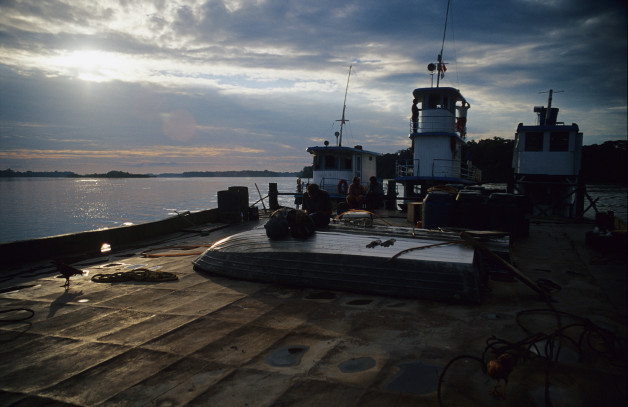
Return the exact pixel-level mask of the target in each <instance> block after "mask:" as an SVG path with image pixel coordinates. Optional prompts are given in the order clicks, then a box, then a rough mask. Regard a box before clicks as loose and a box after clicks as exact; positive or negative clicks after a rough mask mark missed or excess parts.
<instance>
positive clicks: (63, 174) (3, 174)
mask: <svg viewBox="0 0 628 407" xmlns="http://www.w3.org/2000/svg"><path fill="white" fill-rule="evenodd" d="M300 175H301V173H300V172H275V171H268V170H263V171H254V170H242V171H192V172H183V173H179V174H175V173H164V174H131V173H128V172H123V171H109V172H108V173H105V174H84V175H80V174H77V173H75V172H71V171H25V172H20V171H13V170H11V169H10V168H9V169H6V170H0V178H35V177H43V178H46V177H48V178H51V177H52V178H199V177H233V178H235V177H299V176H300Z"/></svg>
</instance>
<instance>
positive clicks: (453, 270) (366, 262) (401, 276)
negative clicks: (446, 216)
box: [194, 228, 480, 303]
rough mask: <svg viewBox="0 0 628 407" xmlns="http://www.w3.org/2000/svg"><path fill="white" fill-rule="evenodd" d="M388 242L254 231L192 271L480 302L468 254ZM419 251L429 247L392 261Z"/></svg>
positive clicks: (220, 246)
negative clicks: (269, 234)
mask: <svg viewBox="0 0 628 407" xmlns="http://www.w3.org/2000/svg"><path fill="white" fill-rule="evenodd" d="M390 239H391V237H390V236H389V235H387V236H384V235H379V236H378V235H368V234H365V233H364V232H363V231H362V232H361V233H350V232H346V231H340V232H336V231H330V232H320V231H319V232H317V233H316V234H315V235H314V236H312V237H310V238H308V239H294V238H288V239H284V240H270V239H268V237H267V236H266V234H265V231H264V229H262V228H259V229H254V230H252V231H249V232H244V233H239V234H235V235H233V236H230V237H228V238H226V239H223V240H221V241H219V242H216V243H215V244H214V245H213V246H212V247H210V248H209V249H208V250H206V251H205V252H204V253H203V254H202V255H201V256H199V257H198V258H197V259H196V260H195V261H194V266H195V269H196V270H199V271H204V272H209V273H212V274H217V275H221V276H227V277H231V278H237V279H244V280H251V281H259V282H266V283H276V284H284V285H290V286H299V287H308V288H317V289H324V290H342V291H354V292H361V293H368V294H377V295H386V296H395V297H409V298H424V299H435V300H451V301H466V302H475V303H477V302H480V275H479V270H478V267H477V262H476V261H475V254H474V251H473V250H472V249H470V248H468V247H466V246H464V245H461V244H456V243H448V244H444V243H447V242H446V241H440V242H439V241H436V240H432V239H414V238H411V237H410V238H409V237H395V238H393V239H394V242H392V244H391V245H388V246H386V245H382V244H381V243H384V244H385V243H386V242H390ZM378 241H379V242H381V243H377V242H378ZM439 243H440V245H439V246H434V245H435V244H439ZM368 246H372V247H368ZM423 246H429V247H426V248H424V249H413V250H409V251H407V252H404V253H402V254H399V255H398V256H397V257H395V256H396V255H397V254H398V253H400V252H402V251H405V250H407V249H412V248H417V247H423ZM393 257H394V258H393Z"/></svg>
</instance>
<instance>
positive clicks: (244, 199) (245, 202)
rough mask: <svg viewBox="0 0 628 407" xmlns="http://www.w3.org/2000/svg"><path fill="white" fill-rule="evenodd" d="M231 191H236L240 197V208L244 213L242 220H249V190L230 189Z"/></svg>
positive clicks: (242, 188) (244, 188) (243, 188)
mask: <svg viewBox="0 0 628 407" xmlns="http://www.w3.org/2000/svg"><path fill="white" fill-rule="evenodd" d="M229 191H234V192H235V193H236V194H237V195H238V202H239V204H238V207H239V208H240V212H241V213H242V219H244V220H249V188H248V187H229Z"/></svg>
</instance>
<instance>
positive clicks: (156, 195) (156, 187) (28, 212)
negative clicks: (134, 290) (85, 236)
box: [0, 177, 295, 242]
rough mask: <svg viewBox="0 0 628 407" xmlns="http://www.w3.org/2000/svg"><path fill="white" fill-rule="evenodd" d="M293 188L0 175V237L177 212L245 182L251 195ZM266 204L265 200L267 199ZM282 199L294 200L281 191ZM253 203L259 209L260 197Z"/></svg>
mask: <svg viewBox="0 0 628 407" xmlns="http://www.w3.org/2000/svg"><path fill="white" fill-rule="evenodd" d="M269 182H275V183H277V184H278V189H279V191H281V192H293V191H294V184H295V180H294V178H292V177H282V178H248V177H246V178H245V177H239V178H129V179H104V178H103V179H96V178H85V179H84V178H81V179H74V178H2V179H0V196H1V197H2V199H1V200H0V242H10V241H14V240H24V239H33V238H38V237H45V236H54V235H60V234H66V233H76V232H81V231H87V230H102V229H108V228H113V227H120V226H129V225H136V224H139V223H144V222H149V221H154V220H160V219H164V218H167V217H170V216H177V215H178V214H181V213H185V212H186V211H198V210H203V209H209V208H216V207H217V206H218V197H217V193H218V191H221V190H225V189H228V188H229V187H230V186H246V187H248V189H249V201H250V203H251V204H252V203H254V202H255V201H257V200H258V199H259V198H260V197H259V195H258V192H257V190H256V188H255V184H257V185H258V186H259V188H260V192H261V194H262V195H263V196H264V197H266V196H267V195H268V183H269ZM265 203H266V205H268V200H267V199H266V200H265ZM279 203H280V204H281V205H286V206H288V205H293V204H294V200H293V198H292V197H290V196H280V197H279ZM257 206H258V207H259V208H260V209H261V208H262V205H261V203H258V204H257Z"/></svg>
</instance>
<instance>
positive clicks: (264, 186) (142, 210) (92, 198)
mask: <svg viewBox="0 0 628 407" xmlns="http://www.w3.org/2000/svg"><path fill="white" fill-rule="evenodd" d="M271 182H273V183H277V187H278V190H279V191H280V192H294V191H295V189H296V179H295V178H292V177H278V178H264V177H251V178H248V177H211V178H124V179H107V178H78V179H77V178H0V243H5V242H11V241H15V240H25V239H33V238H38V237H45V236H54V235H60V234H66V233H75V232H82V231H86V230H97V229H104V228H111V227H116V226H122V225H125V224H138V223H143V222H148V221H154V220H160V219H164V218H166V217H169V216H173V215H176V213H177V212H179V213H181V212H185V211H198V210H203V209H209V208H216V207H217V206H218V195H217V193H218V191H222V190H226V189H228V188H229V187H230V186H245V187H248V190H249V202H250V203H251V204H253V203H254V202H255V201H257V200H258V199H259V198H260V194H259V193H258V192H257V189H256V184H257V187H259V189H260V193H261V195H262V196H264V197H266V196H267V195H268V184H269V183H271ZM504 188H505V186H504ZM587 190H588V193H589V195H590V196H591V197H592V198H593V199H595V198H596V197H600V199H599V201H598V202H597V203H596V206H597V208H598V210H600V211H607V210H613V211H615V213H616V215H617V216H618V217H620V218H621V219H623V220H626V187H618V186H606V185H589V186H587ZM264 202H265V204H266V205H268V200H265V201H264ZM279 204H280V205H284V206H294V198H293V197H291V196H279ZM256 205H257V206H258V207H259V208H260V209H261V208H262V204H261V202H258V203H257V204H256ZM585 206H588V203H587V202H585ZM587 216H588V217H593V216H594V212H593V210H592V209H591V210H589V212H587Z"/></svg>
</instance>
